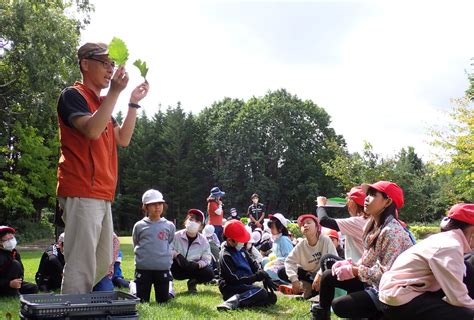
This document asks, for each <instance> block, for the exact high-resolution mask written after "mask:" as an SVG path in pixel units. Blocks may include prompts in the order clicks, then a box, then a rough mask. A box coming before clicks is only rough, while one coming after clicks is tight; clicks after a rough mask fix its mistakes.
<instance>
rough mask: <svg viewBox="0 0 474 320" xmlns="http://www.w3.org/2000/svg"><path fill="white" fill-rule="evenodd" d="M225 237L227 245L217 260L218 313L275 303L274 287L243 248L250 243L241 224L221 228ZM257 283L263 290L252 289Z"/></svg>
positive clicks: (236, 222)
mask: <svg viewBox="0 0 474 320" xmlns="http://www.w3.org/2000/svg"><path fill="white" fill-rule="evenodd" d="M224 238H225V241H226V242H225V244H224V247H223V249H222V250H221V253H220V258H219V264H220V277H219V290H220V292H221V293H222V297H223V299H224V300H225V301H224V303H222V304H220V305H218V306H217V310H219V311H227V310H234V309H237V308H246V307H261V306H270V305H273V304H275V303H276V301H277V297H276V295H275V293H274V290H275V289H276V287H275V285H274V284H273V282H272V281H271V278H270V276H269V275H268V274H267V273H266V272H265V271H263V270H262V269H261V268H260V266H259V264H258V263H257V262H255V260H253V259H252V258H250V256H249V254H248V252H247V250H246V249H245V248H244V244H245V243H246V242H248V241H249V240H250V234H249V233H248V232H247V231H246V230H245V226H244V224H243V223H242V222H240V221H239V220H231V221H229V222H227V223H226V224H225V225H224ZM256 281H263V284H264V288H262V287H258V286H255V285H254V282H256Z"/></svg>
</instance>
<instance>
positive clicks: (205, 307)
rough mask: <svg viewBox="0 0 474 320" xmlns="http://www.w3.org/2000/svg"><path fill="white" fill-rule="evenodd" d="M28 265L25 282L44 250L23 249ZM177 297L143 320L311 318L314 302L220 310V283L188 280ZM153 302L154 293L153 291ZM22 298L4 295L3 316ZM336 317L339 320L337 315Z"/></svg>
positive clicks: (129, 253)
mask: <svg viewBox="0 0 474 320" xmlns="http://www.w3.org/2000/svg"><path fill="white" fill-rule="evenodd" d="M131 241H132V240H131V237H120V242H121V250H122V252H123V260H122V271H123V274H124V277H125V278H126V279H132V278H133V273H134V265H133V248H132V242H131ZM20 254H21V257H22V261H23V265H24V267H25V281H29V282H34V275H35V273H36V271H37V269H38V264H39V260H40V257H41V254H42V252H41V251H21V252H20ZM174 289H175V294H176V297H175V298H174V299H172V300H171V301H170V302H169V303H167V304H165V305H158V304H157V303H155V302H151V303H149V304H148V303H146V304H140V305H139V306H138V311H139V314H140V319H166V320H168V319H193V320H194V319H239V320H242V319H309V317H310V314H309V308H310V302H307V301H300V300H294V299H289V298H287V297H285V296H282V295H280V294H279V295H278V302H277V304H276V305H274V306H272V307H269V308H255V309H244V310H236V311H231V312H225V313H222V312H218V311H217V310H216V306H217V305H218V304H220V303H221V302H222V296H221V295H220V293H219V289H218V288H217V286H211V285H198V294H197V295H189V294H187V293H186V291H187V287H186V281H175V282H174ZM151 299H152V301H154V293H153V290H152V297H151ZM19 306H20V303H19V300H18V298H0V319H5V318H7V314H8V313H9V314H11V315H12V319H19V317H18V311H19ZM333 319H338V318H337V317H336V316H333Z"/></svg>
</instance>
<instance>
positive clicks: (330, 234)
mask: <svg viewBox="0 0 474 320" xmlns="http://www.w3.org/2000/svg"><path fill="white" fill-rule="evenodd" d="M324 234H325V235H327V236H328V237H330V238H336V239H337V240H339V233H338V232H337V231H336V230H334V229H329V228H325V230H324Z"/></svg>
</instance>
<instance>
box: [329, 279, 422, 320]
mask: <svg viewBox="0 0 474 320" xmlns="http://www.w3.org/2000/svg"><path fill="white" fill-rule="evenodd" d="M359 281H360V280H359ZM332 309H333V310H334V313H335V314H337V316H338V317H340V318H371V319H372V318H376V317H378V315H379V314H381V312H379V311H377V307H376V306H375V303H374V300H372V298H371V297H370V295H369V293H368V292H367V291H365V290H362V291H356V292H352V293H349V294H347V295H345V296H342V297H339V298H337V299H335V300H334V301H333V302H332ZM410 319H413V318H410ZM404 320H408V319H404Z"/></svg>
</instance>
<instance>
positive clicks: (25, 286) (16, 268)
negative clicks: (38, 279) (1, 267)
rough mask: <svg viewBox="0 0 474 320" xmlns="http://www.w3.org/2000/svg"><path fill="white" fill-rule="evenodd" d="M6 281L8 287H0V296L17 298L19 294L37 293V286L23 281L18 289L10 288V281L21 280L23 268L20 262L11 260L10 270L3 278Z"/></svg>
mask: <svg viewBox="0 0 474 320" xmlns="http://www.w3.org/2000/svg"><path fill="white" fill-rule="evenodd" d="M4 277H5V278H6V279H7V280H8V285H7V286H5V287H0V296H17V295H18V294H19V293H21V294H34V293H37V292H38V286H37V285H36V284H34V283H29V282H25V281H23V282H22V283H21V287H20V289H15V288H12V287H10V284H9V283H10V281H11V280H14V279H23V267H22V265H21V263H20V262H18V261H17V260H13V261H12V263H11V265H10V268H9V269H8V271H7V272H6V275H5V276H4Z"/></svg>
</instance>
